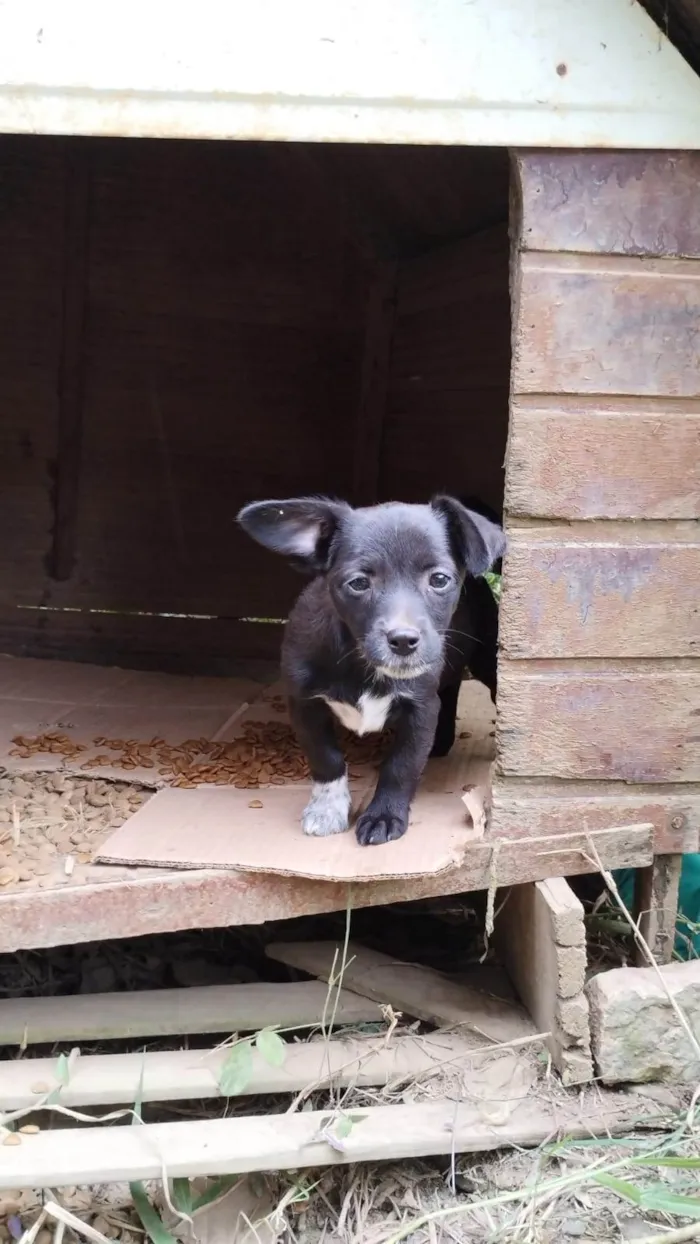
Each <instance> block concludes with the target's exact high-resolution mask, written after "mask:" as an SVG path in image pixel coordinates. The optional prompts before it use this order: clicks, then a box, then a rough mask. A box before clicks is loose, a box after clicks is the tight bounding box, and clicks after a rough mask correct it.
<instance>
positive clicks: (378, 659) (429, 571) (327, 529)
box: [238, 497, 505, 679]
mask: <svg viewBox="0 0 700 1244" xmlns="http://www.w3.org/2000/svg"><path fill="white" fill-rule="evenodd" d="M238 521H239V523H240V524H241V526H242V527H243V529H244V531H246V532H247V533H248V535H250V536H252V537H253V539H254V540H257V541H258V543H259V544H262V545H264V546H265V547H266V548H269V549H273V550H274V551H275V552H276V553H282V554H283V555H284V556H286V557H287V558H290V559H291V560H292V561H293V562H294V563H295V564H296V565H298V566H301V567H303V568H305V569H307V570H309V571H311V572H312V573H314V574H323V575H324V576H325V577H326V580H327V582H328V586H329V590H330V595H331V599H332V601H333V605H334V607H335V609H336V611H337V613H338V615H339V616H340V618H341V619H342V621H343V622H344V623H345V626H346V627H347V628H348V630H349V631H350V633H351V635H352V636H353V638H354V640H355V642H356V644H357V647H358V648H359V650H360V651H361V653H362V655H363V656H364V657H365V659H366V660H367V661H368V663H369V664H370V665H371V666H372V667H373V668H374V669H376V670H377V671H378V672H379V673H381V674H383V675H384V676H385V677H387V678H406V679H410V678H417V677H418V676H419V675H420V674H424V673H426V672H427V671H428V670H431V669H435V670H436V669H439V668H440V667H441V665H442V660H443V653H444V638H445V631H446V630H447V628H448V626H449V624H450V619H451V617H452V614H453V613H454V610H455V608H456V606H457V602H458V600H459V594H460V590H461V587H462V583H463V581H464V579H465V577H466V576H467V575H479V574H483V573H484V571H486V570H488V569H489V568H490V567H491V566H492V565H493V563H494V562H495V561H497V560H498V558H499V557H501V556H502V554H503V551H504V548H505V540H504V536H503V532H502V530H501V528H500V527H499V526H497V525H496V524H495V523H492V522H491V521H490V520H489V519H487V518H485V517H484V516H483V515H481V514H477V513H475V512H474V511H472V510H468V509H466V508H465V507H464V506H463V505H461V504H460V502H459V501H456V500H454V498H452V497H436V498H435V499H434V500H433V501H432V502H431V504H430V505H403V504H401V503H400V502H390V503H389V504H386V505H375V506H371V507H369V508H367V509H360V510H353V509H351V507H350V506H349V505H346V504H344V503H343V502H339V501H330V500H327V499H326V498H314V497H302V498H298V499H295V500H289V501H259V502H256V503H254V504H253V505H248V506H245V508H244V509H243V510H241V512H240V514H239V515H238Z"/></svg>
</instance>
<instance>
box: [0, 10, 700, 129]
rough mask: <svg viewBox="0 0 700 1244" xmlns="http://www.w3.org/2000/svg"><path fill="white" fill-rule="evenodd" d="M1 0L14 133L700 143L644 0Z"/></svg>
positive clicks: (1, 96) (4, 119) (0, 77)
mask: <svg viewBox="0 0 700 1244" xmlns="http://www.w3.org/2000/svg"><path fill="white" fill-rule="evenodd" d="M180 4H181V7H178V6H177V4H173V0H168V2H167V3H165V0H101V2H100V3H99V4H95V0H0V131H4V132H9V133H50V134H94V135H112V136H134V137H155V138H161V137H168V138H213V139H223V138H239V139H287V140H292V141H295V140H296V141H301V140H306V141H312V142H373V143H428V144H464V145H473V146H512V147H547V146H552V147H618V148H625V147H629V148H635V147H636V148H671V149H673V148H678V149H697V148H700V78H698V77H697V76H696V74H695V73H694V72H693V70H692V69H691V68H690V67H689V66H688V65H687V64H686V62H685V61H684V60H683V58H682V57H681V56H680V54H679V53H678V52H677V51H676V50H675V49H674V48H673V47H672V46H671V44H670V43H669V42H668V40H667V39H666V38H665V36H664V35H662V34H661V33H660V31H659V30H658V29H657V27H656V26H655V25H654V23H653V22H652V21H651V19H650V18H649V17H648V15H647V14H646V13H645V11H644V10H643V9H642V8H641V5H640V4H639V3H637V0H197V4H196V5H195V4H191V3H189V4H188V3H187V0H185V3H184V4H183V3H182V0H180Z"/></svg>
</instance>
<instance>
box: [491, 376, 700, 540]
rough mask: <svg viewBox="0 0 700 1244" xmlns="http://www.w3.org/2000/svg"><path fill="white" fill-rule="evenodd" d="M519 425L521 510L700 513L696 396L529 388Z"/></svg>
mask: <svg viewBox="0 0 700 1244" xmlns="http://www.w3.org/2000/svg"><path fill="white" fill-rule="evenodd" d="M510 425H511V435H510V443H509V447H508V475H507V496H506V507H507V509H508V511H509V513H510V514H511V515H512V516H513V517H516V516H517V517H525V516H527V517H530V516H532V517H536V518H563V519H581V518H583V519H591V518H627V519H629V518H645V519H655V518H656V519H658V518H693V519H697V518H700V401H698V400H697V399H695V398H690V399H688V398H685V399H682V398H681V399H674V398H642V397H629V398H617V399H605V398H599V397H595V396H594V397H588V398H586V397H581V396H574V397H547V396H537V397H522V396H520V397H517V398H515V399H514V400H513V402H512V405H511V414H510ZM564 463H565V464H566V469H564V468H563V464H564Z"/></svg>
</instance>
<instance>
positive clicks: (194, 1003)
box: [0, 981, 381, 1045]
mask: <svg viewBox="0 0 700 1244" xmlns="http://www.w3.org/2000/svg"><path fill="white" fill-rule="evenodd" d="M327 992H328V991H327V989H326V987H325V985H321V984H320V983H319V982H318V981H302V982H300V983H296V984H280V985H270V984H265V983H261V984H257V983H256V984H253V985H203V986H200V987H195V988H192V989H145V990H142V991H140V992H138V993H105V994H76V995H74V996H72V997H56V998H6V999H5V1000H4V1001H3V1002H0V1045H19V1044H20V1043H22V1042H24V1043H25V1044H29V1045H38V1044H42V1043H43V1042H46V1041H49V1042H53V1041H101V1040H105V1039H112V1038H116V1037H154V1036H162V1035H163V1034H165V1033H167V1034H168V1035H169V1036H174V1035H180V1034H183V1035H185V1034H187V1033H193V1032H225V1033H230V1032H256V1031H257V1030H258V1029H259V1028H265V1027H266V1026H268V1025H269V1024H281V1025H282V1026H283V1027H294V1026H296V1025H299V1026H300V1027H302V1026H304V1025H306V1024H317V1023H320V1021H321V1019H322V1017H323V1013H324V1008H325V1004H326V997H327ZM337 1018H338V1019H339V1021H340V1022H342V1023H355V1022H358V1021H365V1020H377V1019H381V1014H380V1012H379V1009H378V1008H377V1007H376V1006H374V1005H373V1004H372V1003H371V1002H368V1000H367V999H366V998H364V997H360V996H359V995H357V994H352V993H348V991H347V990H343V991H342V992H341V995H340V1001H339V1006H338V1016H337Z"/></svg>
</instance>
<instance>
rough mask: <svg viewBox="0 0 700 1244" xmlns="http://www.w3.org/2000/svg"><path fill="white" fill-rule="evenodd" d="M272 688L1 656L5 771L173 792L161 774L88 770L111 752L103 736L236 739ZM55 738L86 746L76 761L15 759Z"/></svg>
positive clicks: (0, 756)
mask: <svg viewBox="0 0 700 1244" xmlns="http://www.w3.org/2000/svg"><path fill="white" fill-rule="evenodd" d="M265 690H266V689H265V686H264V685H263V684H261V683H259V682H255V681H253V679H249V678H200V677H197V678H194V677H186V676H183V675H179V674H160V673H152V672H149V671H140V670H122V669H117V668H116V667H102V666H98V665H80V664H78V663H77V662H71V661H41V660H34V659H31V658H17V657H9V656H4V655H0V766H2V767H4V768H7V769H8V770H10V772H12V773H35V772H40V771H41V772H46V771H53V770H58V769H60V770H61V772H63V773H70V774H81V775H82V776H87V777H101V778H110V779H112V780H114V781H122V782H124V781H129V782H140V783H142V784H143V785H144V786H152V787H156V788H157V787H159V786H164V785H165V784H166V782H165V780H164V779H163V778H162V777H161V776H160V775H159V774H158V771H157V769H146V768H143V769H142V768H137V769H133V770H131V771H130V772H125V770H124V769H123V768H121V767H120V766H119V765H111V764H106V765H100V766H98V767H96V768H85V767H84V766H85V762H86V761H88V760H90V759H92V758H93V757H94V756H97V755H99V754H100V753H103V752H104V750H105V749H104V748H103V747H96V746H94V740H95V738H99V737H100V736H103V737H108V738H113V739H127V738H136V739H139V740H142V741H144V742H146V741H148V740H149V739H152V738H154V737H161V738H165V739H167V740H168V742H170V743H172V744H177V743H180V742H182V741H183V740H184V739H186V738H208V739H214V740H217V741H218V740H220V739H227V738H230V737H231V735H232V732H233V731H235V728H236V722H237V721H238V719H239V718H240V717H241V716H242V715H244V714H245V712H246V711H247V709H248V707H249V705H250V704H252V703H253V702H254V701H255V700H256V699H259V698H260V697H261V696H262V694H263V693H264V692H265ZM50 731H55V732H60V733H62V734H65V735H66V736H67V737H68V738H69V739H70V740H71V741H73V742H75V743H80V744H83V745H85V747H86V750H85V751H84V752H82V753H81V755H80V757H79V758H76V759H75V760H66V759H65V758H64V757H63V756H61V755H54V754H51V753H49V752H41V753H38V754H36V755H34V756H31V757H29V758H27V759H22V758H20V757H17V756H14V755H12V754H11V753H12V751H13V750H14V744H13V742H12V740H13V739H14V738H16V737H17V736H18V735H24V736H25V737H30V738H31V737H36V736H39V735H43V734H46V733H48V732H50Z"/></svg>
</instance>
